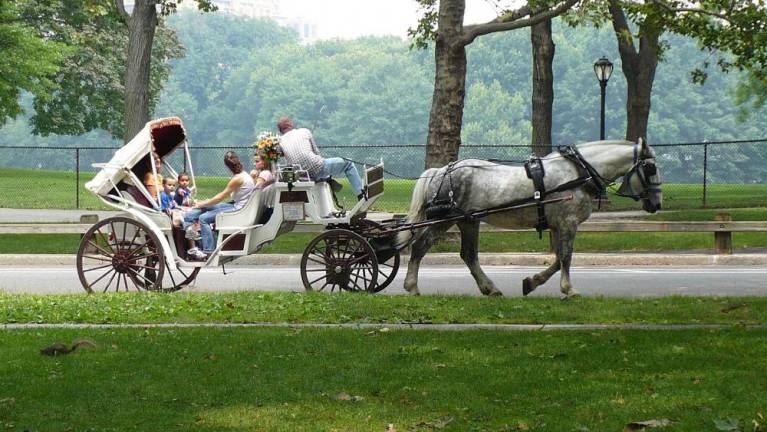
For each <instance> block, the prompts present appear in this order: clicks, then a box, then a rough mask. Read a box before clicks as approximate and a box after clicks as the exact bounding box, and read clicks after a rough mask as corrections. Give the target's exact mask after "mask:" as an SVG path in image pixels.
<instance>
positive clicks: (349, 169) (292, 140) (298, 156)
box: [277, 117, 367, 201]
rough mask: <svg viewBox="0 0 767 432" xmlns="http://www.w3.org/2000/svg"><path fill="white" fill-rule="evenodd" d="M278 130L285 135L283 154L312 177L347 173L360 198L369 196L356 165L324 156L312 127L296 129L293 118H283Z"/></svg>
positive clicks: (353, 188) (278, 122)
mask: <svg viewBox="0 0 767 432" xmlns="http://www.w3.org/2000/svg"><path fill="white" fill-rule="evenodd" d="M277 129H279V130H280V133H281V134H282V138H280V148H281V149H282V154H283V155H284V156H285V159H287V160H288V163H289V164H291V165H299V166H301V168H303V169H305V170H306V171H307V172H309V176H310V177H311V178H312V179H313V180H318V179H326V178H328V177H334V176H335V177H337V176H340V175H341V174H344V175H346V178H347V179H349V184H350V185H351V187H352V190H353V191H354V195H356V196H357V199H358V200H360V201H362V200H363V199H366V198H367V196H366V195H365V192H364V191H363V190H362V180H361V179H360V174H359V173H358V172H357V168H355V167H354V164H352V163H351V162H350V161H347V160H344V159H342V158H340V157H334V158H323V157H322V156H321V155H320V151H319V149H318V148H317V145H316V144H315V143H314V137H313V136H312V133H311V131H309V129H306V128H301V129H296V128H295V127H294V126H293V121H292V120H290V118H289V117H281V118H280V119H279V120H278V121H277Z"/></svg>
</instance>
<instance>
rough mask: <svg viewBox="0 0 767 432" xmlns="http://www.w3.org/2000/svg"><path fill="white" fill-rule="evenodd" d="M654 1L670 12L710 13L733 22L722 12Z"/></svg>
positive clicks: (659, 0) (712, 15)
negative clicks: (680, 6) (679, 6)
mask: <svg viewBox="0 0 767 432" xmlns="http://www.w3.org/2000/svg"><path fill="white" fill-rule="evenodd" d="M652 3H653V4H656V5H658V6H660V7H662V8H663V9H665V10H667V11H668V12H674V13H677V12H691V13H695V14H700V15H708V16H711V17H714V18H719V19H721V20H723V21H727V22H729V23H732V20H731V19H730V17H729V16H727V15H724V14H720V13H716V12H712V11H707V10H705V9H698V8H678V7H671V6H669V5H668V4H667V3H666V2H664V1H661V0H653V2H652ZM733 4H734V3H733ZM730 12H732V6H731V7H730Z"/></svg>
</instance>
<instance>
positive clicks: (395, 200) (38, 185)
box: [0, 168, 767, 213]
mask: <svg viewBox="0 0 767 432" xmlns="http://www.w3.org/2000/svg"><path fill="white" fill-rule="evenodd" d="M93 175H94V173H87V172H83V173H81V175H80V186H79V191H80V208H84V209H106V208H107V207H105V206H104V205H103V204H101V202H100V201H99V200H98V199H96V198H95V197H94V196H93V195H92V194H91V193H90V192H88V191H86V190H85V188H84V187H83V185H84V184H85V182H86V181H88V180H90V179H91V178H92V177H93ZM227 179H228V178H226V177H198V178H197V184H198V188H199V190H200V192H199V196H201V197H209V196H212V195H214V194H215V193H217V192H219V191H220V190H222V189H223V188H224V186H225V185H226V181H227ZM341 182H342V183H343V184H344V185H345V188H344V191H343V192H342V194H341V197H340V200H341V202H342V203H346V206H347V207H351V206H353V205H354V203H355V202H356V198H354V197H353V196H352V194H351V192H349V189H350V188H349V186H348V183H347V182H346V179H342V180H341ZM413 185H414V181H413V180H403V179H387V180H386V193H385V195H384V196H383V197H382V198H381V199H380V200H379V201H378V202H377V203H376V205H375V207H374V210H376V211H387V212H397V213H403V212H406V211H407V209H408V208H409V207H410V197H411V194H412V191H413ZM77 188H78V186H77V183H76V179H75V173H74V172H70V171H46V170H22V169H14V168H0V208H2V207H7V208H52V209H55V208H62V209H67V208H75V205H76V202H77V198H76V190H77ZM707 194H708V198H707V205H708V206H709V207H713V208H726V207H758V206H767V185H763V184H748V185H746V184H713V185H708V188H707ZM663 205H664V208H666V209H696V208H701V207H702V206H703V187H702V185H699V184H665V185H663ZM640 208H641V206H640V205H639V204H637V203H636V202H634V201H633V200H631V199H629V198H621V197H618V196H615V195H614V194H611V195H610V204H609V205H607V206H606V207H605V210H624V209H640Z"/></svg>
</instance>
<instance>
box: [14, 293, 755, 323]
mask: <svg viewBox="0 0 767 432" xmlns="http://www.w3.org/2000/svg"><path fill="white" fill-rule="evenodd" d="M0 322H3V323H9V322H20V323H26V322H45V323H67V322H76V323H168V322H231V323H246V322H326V323H359V322H365V323H489V324H542V323H656V324H678V323H702V324H763V323H767V298H765V297H737V298H727V297H721V298H715V297H699V298H696V297H661V298H656V299H620V298H591V297H589V298H577V299H573V301H566V302H562V301H553V300H552V299H551V298H523V299H520V298H497V299H496V298H493V299H487V298H479V297H469V296H421V297H418V298H414V297H410V296H370V295H354V294H336V295H333V294H322V293H263V292H237V293H183V292H182V293H177V294H173V295H165V294H160V295H152V294H147V295H135V294H126V293H119V294H114V293H112V294H99V295H92V296H85V295H72V294H70V295H46V296H35V295H18V294H14V295H11V294H0Z"/></svg>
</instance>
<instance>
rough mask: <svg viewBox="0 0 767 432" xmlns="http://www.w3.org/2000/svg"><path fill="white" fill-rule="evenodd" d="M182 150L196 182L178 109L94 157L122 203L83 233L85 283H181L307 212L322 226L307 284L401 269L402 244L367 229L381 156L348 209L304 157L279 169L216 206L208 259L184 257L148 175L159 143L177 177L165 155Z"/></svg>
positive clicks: (369, 278)
mask: <svg viewBox="0 0 767 432" xmlns="http://www.w3.org/2000/svg"><path fill="white" fill-rule="evenodd" d="M176 151H182V152H183V158H184V160H185V162H186V166H187V168H188V169H189V174H190V180H191V187H192V190H193V192H195V189H196V182H195V179H194V169H193V167H192V164H191V162H192V161H191V157H190V153H189V147H188V145H187V140H186V131H185V130H184V126H183V124H182V122H181V120H180V119H178V118H176V117H170V118H165V119H159V120H154V121H151V122H149V123H147V124H146V126H145V127H144V128H143V129H142V130H141V132H139V133H138V134H137V135H136V137H135V138H133V139H132V140H131V141H130V142H129V143H128V144H126V145H125V146H124V147H122V148H120V149H119V150H117V151H116V152H115V154H114V156H113V157H112V159H111V160H110V161H109V162H107V163H104V164H94V166H96V167H98V168H100V169H101V170H100V172H98V174H97V175H96V176H95V177H94V179H93V180H91V181H90V182H88V183H86V185H85V187H86V188H87V189H88V190H89V191H90V192H92V193H94V194H95V195H96V196H98V197H99V198H100V199H101V201H103V202H104V203H105V204H107V205H109V206H111V207H114V208H116V209H118V210H120V211H121V213H119V214H118V215H117V216H115V217H110V218H107V219H104V220H101V221H99V222H97V223H96V224H95V225H93V226H92V227H91V228H90V229H89V230H88V231H87V232H86V233H85V235H84V236H83V239H82V241H81V244H80V248H79V250H78V254H77V271H78V275H79V277H80V281H81V283H82V285H83V288H85V290H86V291H88V292H106V291H129V290H138V291H140V290H148V291H175V290H178V289H181V288H183V287H184V286H187V285H189V284H191V283H192V282H193V281H194V280H195V278H196V276H197V274H198V272H199V271H200V269H201V268H202V267H209V266H221V265H224V264H226V263H227V262H229V261H232V260H234V259H236V258H239V257H242V256H245V255H249V254H253V253H255V252H257V251H258V250H260V249H261V248H262V247H264V246H265V245H268V244H269V243H271V242H272V241H273V240H274V239H275V238H276V237H277V236H279V235H281V234H283V233H286V232H290V231H292V230H293V229H294V228H295V226H296V224H297V223H301V222H302V221H304V220H309V221H311V222H313V223H315V224H322V225H323V226H324V227H325V231H323V232H322V233H321V234H320V235H319V236H318V237H316V238H315V239H314V240H312V241H311V242H310V243H309V245H308V246H307V247H306V250H305V251H304V254H303V257H302V260H301V278H302V281H303V283H304V286H305V288H306V289H307V290H330V291H333V290H336V289H339V290H341V289H343V290H348V291H367V292H377V291H380V290H381V289H383V288H385V287H386V285H388V284H389V283H391V281H392V280H393V278H394V276H395V275H396V272H397V269H398V267H399V251H397V250H387V251H384V252H380V251H379V252H377V251H376V250H375V241H374V239H373V238H371V237H367V236H365V233H367V232H370V230H371V229H375V225H376V224H375V223H374V222H372V221H368V220H367V219H365V216H366V211H367V210H368V209H369V208H370V206H371V205H372V204H373V203H374V202H375V201H376V200H377V199H379V198H380V197H381V196H382V194H383V190H384V188H383V164H380V165H377V166H374V167H371V168H368V169H366V170H365V175H364V176H363V177H364V182H365V186H366V190H367V195H368V196H367V199H366V200H362V201H360V202H358V203H356V205H355V206H354V207H353V208H352V209H350V210H347V211H344V210H341V209H339V208H338V207H337V206H336V205H335V202H336V201H335V197H334V195H333V191H332V190H331V187H330V185H329V184H328V183H327V182H325V181H319V182H314V181H311V180H309V178H308V176H306V175H305V173H302V172H301V170H300V169H299V168H298V167H287V168H281V169H278V170H277V172H276V173H275V176H276V178H277V181H276V182H275V183H274V184H272V185H270V186H268V187H266V188H264V189H261V190H257V191H255V192H254V193H253V194H252V195H251V196H250V197H249V199H248V201H247V203H246V204H245V206H244V207H242V208H241V209H239V210H237V211H233V212H227V213H219V214H218V215H217V216H216V220H215V225H214V235H215V238H216V249H215V251H214V252H213V253H211V254H210V255H209V256H208V258H207V260H206V261H204V262H201V261H187V260H185V259H184V257H185V256H186V253H185V252H186V240H185V238H184V232H183V229H181V228H179V227H175V226H174V225H173V223H172V220H171V218H170V217H169V216H168V214H167V213H166V212H164V211H162V210H160V203H159V200H158V199H153V198H152V195H151V194H150V192H149V191H148V190H147V188H146V187H145V186H144V184H143V182H142V180H141V179H143V178H144V175H145V174H146V173H147V172H148V171H150V170H151V171H152V172H153V173H154V174H159V173H156V172H154V169H155V168H153V167H154V166H155V164H154V161H153V160H152V158H153V156H152V152H156V153H157V154H158V155H159V156H160V157H161V158H162V159H164V160H165V161H166V164H165V168H164V170H166V171H167V172H163V173H161V174H164V175H170V176H174V177H177V173H176V171H175V170H174V169H173V167H172V166H171V165H170V164H168V163H167V160H168V157H169V156H170V155H172V154H173V153H174V152H176ZM158 195H159V194H158ZM379 258H380V262H379Z"/></svg>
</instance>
